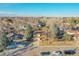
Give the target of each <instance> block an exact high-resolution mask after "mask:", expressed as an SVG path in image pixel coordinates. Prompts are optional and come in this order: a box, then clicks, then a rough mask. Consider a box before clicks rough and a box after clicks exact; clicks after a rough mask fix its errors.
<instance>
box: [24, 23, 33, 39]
mask: <svg viewBox="0 0 79 59" xmlns="http://www.w3.org/2000/svg"><path fill="white" fill-rule="evenodd" d="M25 31H26V33H25V38H26V39H27V40H28V39H31V38H32V27H31V25H29V24H28V25H26V30H25Z"/></svg>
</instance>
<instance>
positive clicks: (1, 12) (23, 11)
mask: <svg viewBox="0 0 79 59" xmlns="http://www.w3.org/2000/svg"><path fill="white" fill-rule="evenodd" d="M7 15H8V16H79V3H0V16H7Z"/></svg>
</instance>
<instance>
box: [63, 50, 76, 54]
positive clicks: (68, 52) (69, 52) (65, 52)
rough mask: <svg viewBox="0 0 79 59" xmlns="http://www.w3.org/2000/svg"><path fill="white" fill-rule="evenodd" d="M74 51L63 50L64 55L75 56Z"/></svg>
mask: <svg viewBox="0 0 79 59" xmlns="http://www.w3.org/2000/svg"><path fill="white" fill-rule="evenodd" d="M75 53H76V51H75V50H65V51H64V54H75Z"/></svg>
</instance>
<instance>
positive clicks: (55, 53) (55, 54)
mask: <svg viewBox="0 0 79 59" xmlns="http://www.w3.org/2000/svg"><path fill="white" fill-rule="evenodd" d="M51 55H52V56H62V55H63V53H62V51H53V52H52V54H51Z"/></svg>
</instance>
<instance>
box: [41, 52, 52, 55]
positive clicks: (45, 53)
mask: <svg viewBox="0 0 79 59" xmlns="http://www.w3.org/2000/svg"><path fill="white" fill-rule="evenodd" d="M50 54H51V53H50V52H49V51H45V52H41V55H42V56H49V55H50Z"/></svg>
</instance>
